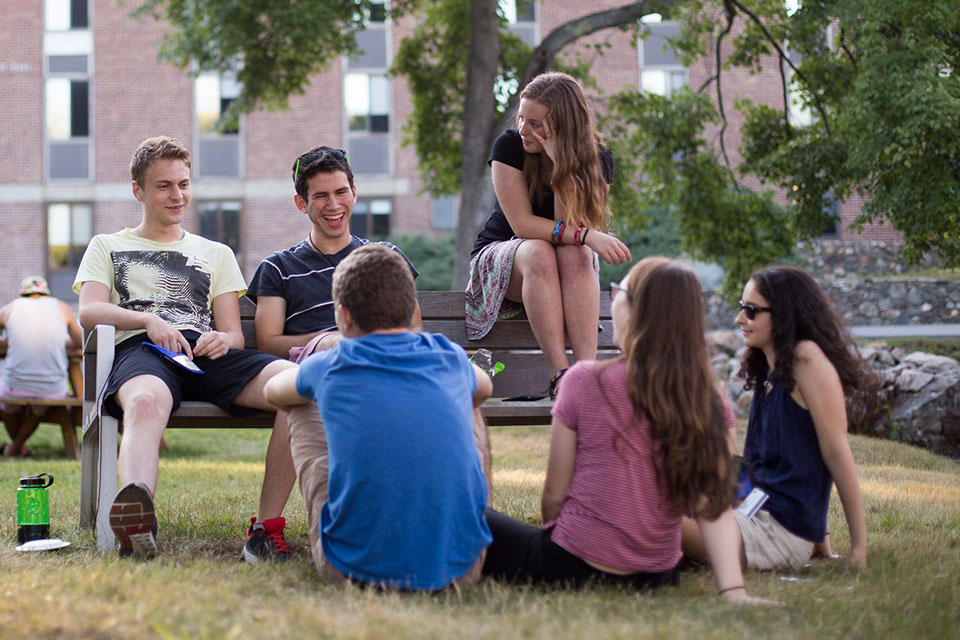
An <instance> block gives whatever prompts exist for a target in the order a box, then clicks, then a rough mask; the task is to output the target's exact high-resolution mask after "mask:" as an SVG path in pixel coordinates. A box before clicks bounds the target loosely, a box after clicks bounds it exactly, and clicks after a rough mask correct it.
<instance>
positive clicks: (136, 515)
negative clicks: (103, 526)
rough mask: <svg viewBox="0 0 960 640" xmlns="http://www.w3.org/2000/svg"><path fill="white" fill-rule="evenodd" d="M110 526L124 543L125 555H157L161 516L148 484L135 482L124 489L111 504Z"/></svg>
mask: <svg viewBox="0 0 960 640" xmlns="http://www.w3.org/2000/svg"><path fill="white" fill-rule="evenodd" d="M110 528H111V529H113V535H115V536H116V537H117V542H119V543H120V555H121V556H133V557H135V558H144V559H147V558H154V557H156V555H157V516H156V513H154V510H153V497H152V496H151V495H150V489H148V488H147V485H145V484H143V483H142V482H131V483H130V484H128V485H127V486H125V487H124V488H123V489H121V490H120V493H118V494H117V497H116V498H114V500H113V506H111V507H110Z"/></svg>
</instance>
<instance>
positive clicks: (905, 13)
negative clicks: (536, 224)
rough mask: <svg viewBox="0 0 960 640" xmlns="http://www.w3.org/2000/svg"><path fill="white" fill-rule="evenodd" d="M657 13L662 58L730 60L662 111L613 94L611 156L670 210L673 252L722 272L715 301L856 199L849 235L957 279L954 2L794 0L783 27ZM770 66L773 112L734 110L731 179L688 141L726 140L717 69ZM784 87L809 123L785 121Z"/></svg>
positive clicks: (771, 6) (744, 104)
mask: <svg viewBox="0 0 960 640" xmlns="http://www.w3.org/2000/svg"><path fill="white" fill-rule="evenodd" d="M671 11H672V14H671V15H672V16H675V17H676V18H677V19H678V20H679V21H680V23H681V25H682V33H681V36H680V38H678V40H677V42H676V44H677V46H678V47H679V49H680V50H681V51H682V52H683V53H684V55H685V58H686V62H687V63H688V64H690V63H692V62H694V61H695V60H700V59H702V58H703V57H704V56H705V55H706V54H707V52H708V51H712V52H716V53H719V51H720V46H721V44H724V45H727V44H729V45H731V46H732V49H733V51H732V53H731V54H730V55H729V56H728V57H727V58H726V59H725V60H722V59H721V58H720V56H719V55H715V56H714V59H715V60H717V61H718V62H717V67H716V69H715V73H714V75H713V76H712V77H711V78H710V79H709V80H708V81H707V83H706V84H704V85H703V86H702V87H699V88H698V89H697V90H696V91H687V92H683V93H680V94H679V95H675V96H673V97H672V98H671V99H670V100H665V99H663V98H661V97H659V96H644V95H639V94H636V93H632V92H631V93H627V94H620V95H618V96H615V97H614V98H613V99H612V106H613V111H614V113H615V114H617V116H618V126H620V127H621V132H622V133H623V134H624V138H623V140H622V143H623V146H624V147H625V148H626V153H625V154H623V155H624V156H625V157H627V158H636V159H637V160H638V162H639V163H640V165H641V166H642V168H643V173H644V177H645V179H644V180H643V181H641V182H639V183H638V185H637V186H638V198H639V200H640V201H641V202H642V203H644V204H645V205H650V204H659V205H661V206H664V207H668V208H669V209H670V210H671V211H672V212H673V213H674V215H675V216H676V218H677V221H678V225H679V229H680V233H681V236H682V237H683V240H684V247H685V248H686V249H688V250H690V251H691V252H692V253H693V254H694V255H695V256H697V257H701V258H705V259H713V260H718V261H720V262H721V263H723V264H724V266H726V267H727V269H728V274H729V276H728V286H729V285H732V284H733V283H736V282H743V280H744V278H745V277H746V275H747V274H748V273H749V271H750V270H751V269H753V268H755V267H756V266H758V265H760V264H763V263H765V262H768V261H770V260H773V259H776V258H777V257H778V256H782V255H784V254H785V253H786V252H787V251H788V250H789V249H790V247H792V246H793V245H794V244H795V243H796V242H797V240H801V239H806V238H812V237H816V236H817V235H819V234H820V233H821V232H822V230H823V228H824V227H825V224H826V223H827V221H828V214H827V213H826V207H825V203H827V202H829V201H830V200H831V199H832V198H839V199H841V200H842V199H846V198H848V197H849V196H851V195H852V194H855V193H860V194H863V195H865V196H866V198H867V204H866V205H865V206H864V207H863V210H862V212H861V214H860V216H859V217H858V218H857V220H856V221H855V226H862V225H864V224H866V223H868V222H875V221H886V222H888V223H890V224H891V225H892V226H893V227H894V228H896V229H898V230H900V231H902V232H903V249H902V255H903V257H904V258H905V259H906V260H907V261H917V260H919V259H920V258H921V257H922V255H923V254H924V253H925V252H927V251H935V252H937V253H938V254H939V256H940V258H941V259H942V260H943V261H944V262H945V263H946V264H947V265H949V266H954V265H957V264H960V238H958V234H960V209H958V206H957V196H958V194H960V136H957V134H956V131H957V125H958V120H960V76H958V71H960V68H958V67H960V12H958V11H957V5H956V2H955V1H954V0H930V1H929V2H924V3H904V2H898V1H896V0H810V1H807V0H804V2H802V5H801V7H800V8H799V10H797V11H796V12H795V13H792V14H791V15H788V13H787V11H786V10H784V8H783V3H782V2H779V1H772V0H724V1H723V2H717V1H715V0H692V1H689V2H678V3H674V6H673V7H672V8H671ZM731 34H736V37H735V38H733V36H732V35H731ZM731 39H732V42H731V41H730V40H731ZM788 46H789V52H790V54H792V55H790V56H788V55H787V52H788V51H787V47H788ZM798 58H800V61H799V62H798V63H794V62H792V61H791V60H797V59H798ZM771 61H773V64H775V65H777V66H778V67H779V71H780V74H781V79H782V95H783V101H782V104H781V105H780V106H778V107H776V108H774V107H771V106H767V105H757V104H753V103H751V102H750V101H747V100H741V101H738V102H737V108H738V109H739V110H741V111H742V112H743V113H744V114H745V116H746V125H745V126H744V127H743V128H742V130H741V133H742V136H743V137H742V139H743V143H742V147H741V153H742V155H743V158H744V162H743V163H742V164H741V165H740V166H739V167H735V168H734V167H731V166H730V164H729V162H727V160H726V151H725V149H724V147H723V136H722V135H721V144H720V145H719V146H718V148H709V147H706V146H705V145H703V143H702V140H703V138H702V136H701V132H702V131H703V128H704V126H705V125H706V124H707V123H719V124H721V125H722V126H723V127H725V126H726V118H725V114H724V112H723V111H722V109H720V108H718V106H717V105H721V104H722V102H721V101H720V97H721V96H722V94H723V87H724V85H723V83H722V79H723V75H724V72H725V71H726V70H727V69H728V68H729V67H730V66H738V67H743V68H747V69H750V70H754V71H758V70H760V69H761V68H762V65H763V64H770V63H771ZM791 84H792V86H793V87H794V88H795V89H796V91H797V92H798V94H799V96H800V98H801V102H802V104H803V105H804V106H805V107H806V108H807V109H809V110H810V111H811V112H812V114H813V116H814V118H813V123H812V124H809V125H806V126H804V125H801V124H799V123H797V122H795V121H794V120H793V119H792V117H791V115H790V109H789V108H788V87H789V86H791ZM707 98H709V99H707ZM624 125H626V126H624ZM734 169H736V170H735V171H734ZM746 175H753V176H756V177H758V178H760V179H761V180H762V181H763V182H764V183H765V184H766V185H768V186H769V187H772V188H775V189H778V190H780V191H781V192H783V193H787V194H789V196H790V201H789V202H788V203H787V204H786V206H779V205H777V204H775V203H774V201H773V191H772V190H765V191H760V192H752V191H750V190H748V189H745V188H744V187H743V186H742V185H741V182H740V179H741V178H742V177H743V176H746ZM738 176H739V178H738Z"/></svg>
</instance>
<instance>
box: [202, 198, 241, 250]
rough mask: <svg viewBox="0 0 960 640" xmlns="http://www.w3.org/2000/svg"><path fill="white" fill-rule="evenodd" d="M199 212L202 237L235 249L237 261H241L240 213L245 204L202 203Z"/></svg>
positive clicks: (230, 202)
mask: <svg viewBox="0 0 960 640" xmlns="http://www.w3.org/2000/svg"><path fill="white" fill-rule="evenodd" d="M197 210H198V211H199V212H200V235H202V236H203V237H204V238H208V239H210V240H215V241H217V242H222V243H223V244H225V245H227V246H228V247H230V248H231V249H233V253H234V254H236V256H237V261H238V262H239V261H241V260H242V258H243V253H242V252H241V250H240V212H241V211H242V210H243V204H242V203H240V202H235V201H229V202H216V201H213V202H201V203H200V204H199V205H198V206H197Z"/></svg>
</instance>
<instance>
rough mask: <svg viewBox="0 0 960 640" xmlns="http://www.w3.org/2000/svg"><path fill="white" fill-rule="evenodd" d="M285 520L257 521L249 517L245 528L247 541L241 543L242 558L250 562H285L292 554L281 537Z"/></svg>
mask: <svg viewBox="0 0 960 640" xmlns="http://www.w3.org/2000/svg"><path fill="white" fill-rule="evenodd" d="M286 524H287V521H286V520H285V519H283V518H271V519H269V520H264V521H263V522H260V523H258V522H257V519H256V518H250V526H249V527H248V528H247V542H246V544H244V545H243V559H244V560H246V561H247V562H249V563H250V564H257V563H258V562H261V561H263V562H286V561H287V560H289V559H290V556H291V555H293V554H291V553H290V548H289V547H287V541H286V540H284V539H283V528H284V527H285V526H286Z"/></svg>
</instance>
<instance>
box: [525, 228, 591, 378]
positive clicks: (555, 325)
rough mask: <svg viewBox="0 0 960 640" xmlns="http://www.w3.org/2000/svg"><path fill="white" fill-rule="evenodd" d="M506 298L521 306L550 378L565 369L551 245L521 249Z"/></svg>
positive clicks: (560, 308) (557, 281)
mask: <svg viewBox="0 0 960 640" xmlns="http://www.w3.org/2000/svg"><path fill="white" fill-rule="evenodd" d="M506 297H507V299H508V300H513V301H514V302H523V307H524V309H525V310H526V312H527V319H528V320H529V321H530V329H532V330H533V335H534V337H535V338H536V339H537V344H539V345H540V349H541V350H542V351H543V355H544V357H545V358H546V360H547V367H548V368H549V369H550V376H551V377H552V376H553V374H555V373H556V372H557V371H560V370H561V369H566V368H567V367H568V366H569V362H568V361H567V351H566V347H565V345H564V341H563V303H562V296H561V292H560V276H559V273H558V271H557V253H556V250H555V249H554V247H553V245H552V244H550V243H549V242H546V241H545V240H527V241H526V242H523V243H522V244H521V245H520V248H518V249H517V254H516V256H515V257H514V260H513V272H512V273H511V274H510V286H509V287H508V288H507V294H506ZM594 338H596V336H594ZM594 349H596V345H594Z"/></svg>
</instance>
